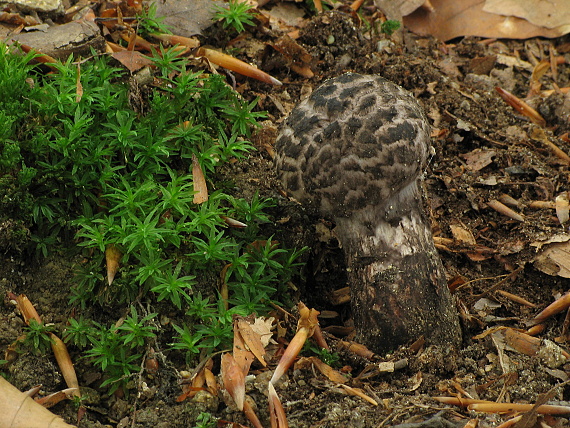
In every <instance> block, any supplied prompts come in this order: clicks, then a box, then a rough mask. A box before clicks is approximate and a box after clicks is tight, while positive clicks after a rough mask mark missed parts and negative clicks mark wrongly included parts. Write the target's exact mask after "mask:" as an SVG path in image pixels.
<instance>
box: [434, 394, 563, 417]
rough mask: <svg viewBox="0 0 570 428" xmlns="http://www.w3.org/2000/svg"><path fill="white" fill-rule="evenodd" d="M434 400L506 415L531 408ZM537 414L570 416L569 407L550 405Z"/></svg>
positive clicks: (440, 398)
mask: <svg viewBox="0 0 570 428" xmlns="http://www.w3.org/2000/svg"><path fill="white" fill-rule="evenodd" d="M433 399H434V400H436V401H439V402H440V403H444V404H452V405H454V406H461V407H467V408H469V410H475V411H480V412H489V413H499V412H500V413H507V412H528V411H530V410H531V409H532V408H533V406H534V405H533V404H518V403H496V402H494V401H485V400H475V399H472V398H459V397H433ZM536 410H537V413H540V414H548V415H568V414H570V407H569V406H555V405H551V404H543V405H542V406H538V408H537V409H536Z"/></svg>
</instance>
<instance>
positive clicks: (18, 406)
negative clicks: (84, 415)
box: [0, 376, 75, 428]
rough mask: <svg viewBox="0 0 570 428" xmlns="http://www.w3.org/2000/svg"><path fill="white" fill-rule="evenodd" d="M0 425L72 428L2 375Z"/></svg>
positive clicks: (7, 427) (7, 426)
mask: <svg viewBox="0 0 570 428" xmlns="http://www.w3.org/2000/svg"><path fill="white" fill-rule="evenodd" d="M0 403H2V406H1V409H2V411H1V412H0V426H2V427H6V428H32V427H34V428H36V427H37V428H71V427H74V426H75V425H69V424H67V423H65V422H64V421H63V419H61V418H60V417H59V416H56V415H54V414H53V413H51V412H50V411H49V410H47V409H45V408H44V407H42V406H41V405H40V404H38V403H36V402H35V401H34V400H33V399H32V398H30V397H29V396H28V395H26V394H24V393H23V392H20V391H19V390H18V389H17V388H15V387H14V386H12V385H11V384H10V383H9V382H8V381H7V380H6V379H4V378H3V377H2V376H0Z"/></svg>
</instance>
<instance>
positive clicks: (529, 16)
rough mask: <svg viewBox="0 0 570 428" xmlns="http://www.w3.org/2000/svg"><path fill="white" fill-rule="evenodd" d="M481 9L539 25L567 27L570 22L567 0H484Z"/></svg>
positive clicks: (569, 8) (569, 9) (569, 4)
mask: <svg viewBox="0 0 570 428" xmlns="http://www.w3.org/2000/svg"><path fill="white" fill-rule="evenodd" d="M483 10H484V11H485V12H490V13H495V14H497V15H505V16H516V17H519V18H523V19H526V20H527V21H528V22H530V23H532V24H534V25H537V26H539V27H546V28H557V27H567V26H568V25H569V23H570V2H568V1H567V0H486V1H485V6H484V7H483ZM553 12H555V13H553Z"/></svg>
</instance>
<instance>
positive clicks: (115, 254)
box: [105, 244, 123, 285]
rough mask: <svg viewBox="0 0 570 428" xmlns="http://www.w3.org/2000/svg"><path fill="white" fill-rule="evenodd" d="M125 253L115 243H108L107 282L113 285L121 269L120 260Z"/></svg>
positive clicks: (106, 254)
mask: <svg viewBox="0 0 570 428" xmlns="http://www.w3.org/2000/svg"><path fill="white" fill-rule="evenodd" d="M121 257H123V254H122V253H121V250H119V248H118V247H117V246H116V245H115V244H109V245H107V248H105V261H106V262H107V283H108V284H109V285H111V284H112V283H113V280H114V279H115V275H116V274H117V272H118V271H119V262H120V261H121Z"/></svg>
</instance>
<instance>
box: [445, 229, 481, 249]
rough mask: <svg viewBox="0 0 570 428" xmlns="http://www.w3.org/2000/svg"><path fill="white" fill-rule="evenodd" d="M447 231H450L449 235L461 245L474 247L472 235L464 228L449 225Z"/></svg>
mask: <svg viewBox="0 0 570 428" xmlns="http://www.w3.org/2000/svg"><path fill="white" fill-rule="evenodd" d="M449 229H451V233H452V235H453V237H454V238H455V240H456V241H458V242H459V243H460V244H461V245H468V246H472V247H474V246H475V245H477V241H475V237H474V236H473V234H472V233H471V232H470V231H469V230H467V229H466V228H465V227H463V226H460V225H457V224H451V225H449Z"/></svg>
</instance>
